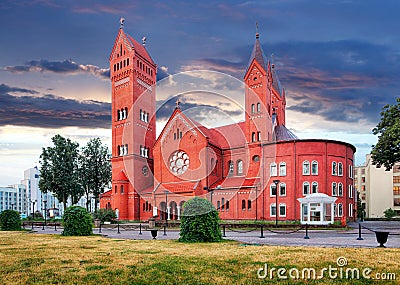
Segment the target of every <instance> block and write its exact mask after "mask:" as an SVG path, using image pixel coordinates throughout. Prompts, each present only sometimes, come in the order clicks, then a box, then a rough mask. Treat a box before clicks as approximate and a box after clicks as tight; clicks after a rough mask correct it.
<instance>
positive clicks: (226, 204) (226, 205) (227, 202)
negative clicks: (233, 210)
mask: <svg viewBox="0 0 400 285" xmlns="http://www.w3.org/2000/svg"><path fill="white" fill-rule="evenodd" d="M225 210H226V211H228V210H229V200H228V201H226V203H225Z"/></svg>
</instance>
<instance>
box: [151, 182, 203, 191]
mask: <svg viewBox="0 0 400 285" xmlns="http://www.w3.org/2000/svg"><path fill="white" fill-rule="evenodd" d="M198 185H199V181H189V182H166V183H160V184H158V185H157V187H156V189H155V190H154V193H155V194H161V193H164V191H169V192H171V193H187V192H194V191H195V190H196V189H197V187H198Z"/></svg>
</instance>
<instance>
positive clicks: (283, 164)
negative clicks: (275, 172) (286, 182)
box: [279, 162, 286, 176]
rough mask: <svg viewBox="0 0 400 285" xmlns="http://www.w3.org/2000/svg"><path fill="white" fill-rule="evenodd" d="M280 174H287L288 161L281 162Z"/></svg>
mask: <svg viewBox="0 0 400 285" xmlns="http://www.w3.org/2000/svg"><path fill="white" fill-rule="evenodd" d="M279 176H286V162H281V163H279Z"/></svg>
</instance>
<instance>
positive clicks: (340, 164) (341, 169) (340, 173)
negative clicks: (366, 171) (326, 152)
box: [338, 162, 343, 176]
mask: <svg viewBox="0 0 400 285" xmlns="http://www.w3.org/2000/svg"><path fill="white" fill-rule="evenodd" d="M338 175H339V176H343V164H342V163H341V162H339V163H338Z"/></svg>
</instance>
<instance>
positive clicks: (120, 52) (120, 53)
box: [119, 44, 122, 56]
mask: <svg viewBox="0 0 400 285" xmlns="http://www.w3.org/2000/svg"><path fill="white" fill-rule="evenodd" d="M119 55H120V56H121V55H122V44H121V46H120V51H119Z"/></svg>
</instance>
